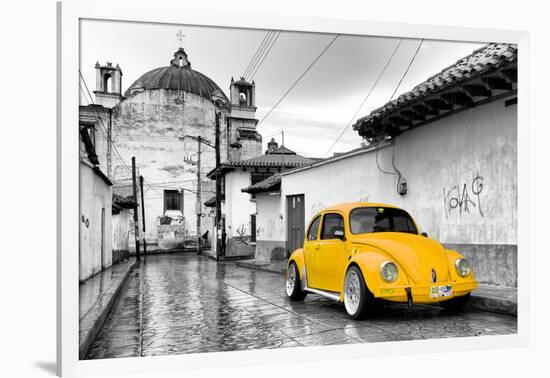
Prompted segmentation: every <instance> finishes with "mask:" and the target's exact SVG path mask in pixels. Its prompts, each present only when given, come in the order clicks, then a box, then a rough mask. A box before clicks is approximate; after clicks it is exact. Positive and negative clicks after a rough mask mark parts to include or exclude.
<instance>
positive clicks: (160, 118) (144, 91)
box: [94, 48, 262, 251]
mask: <svg viewBox="0 0 550 378" xmlns="http://www.w3.org/2000/svg"><path fill="white" fill-rule="evenodd" d="M95 68H96V77H97V79H96V91H94V93H95V96H96V104H99V105H102V106H104V107H106V108H111V109H112V140H113V142H114V144H115V146H116V149H117V151H118V152H119V153H120V155H121V157H122V159H123V160H124V162H126V163H127V164H128V163H129V162H130V161H131V158H132V156H135V158H136V166H137V168H138V171H139V172H138V174H139V175H142V176H143V177H144V179H145V181H144V188H143V192H144V202H145V224H146V233H145V239H146V241H147V249H148V251H152V250H155V249H157V250H167V249H179V248H182V247H183V242H184V240H185V239H189V238H190V237H192V236H195V235H196V221H197V218H196V217H197V212H198V211H199V210H200V214H201V215H200V216H201V233H204V232H205V231H206V230H211V229H212V225H213V223H214V217H213V216H212V215H211V214H210V213H209V212H208V211H206V210H205V209H204V206H203V204H202V202H204V201H206V200H207V199H208V198H210V197H212V196H213V195H214V193H215V182H213V181H211V180H210V179H208V178H207V177H206V173H207V172H209V171H211V170H212V169H213V168H214V167H215V150H214V148H212V147H210V146H208V145H207V144H205V143H202V144H200V151H201V156H200V158H201V162H200V170H201V177H202V179H201V203H200V204H198V205H197V196H196V191H197V186H198V185H197V168H198V152H199V142H198V141H197V140H196V139H197V138H198V137H200V138H202V139H203V140H205V141H206V142H207V143H209V144H211V145H214V141H215V128H216V126H215V114H216V111H218V112H220V113H221V117H220V153H221V156H220V158H221V161H224V160H228V159H244V158H248V157H253V156H256V155H259V154H261V143H262V139H261V136H260V135H259V134H258V133H257V132H256V124H257V122H258V121H257V120H256V119H255V111H256V107H255V84H254V83H248V82H246V81H245V80H244V79H241V80H238V81H234V80H233V79H231V84H230V97H229V98H228V97H227V96H226V95H225V94H224V92H223V90H221V88H220V87H219V86H218V85H217V84H216V83H215V82H214V81H213V80H211V79H210V78H208V77H207V76H206V75H204V74H202V73H200V72H198V71H196V70H193V69H192V68H191V63H190V62H189V59H188V56H187V53H186V52H185V50H184V49H183V48H180V49H179V50H177V51H176V52H175V53H174V56H173V59H172V60H171V61H170V64H169V65H167V66H165V67H159V68H156V69H153V70H151V71H149V72H146V73H145V74H143V75H142V76H141V77H139V78H138V79H137V80H136V81H135V82H134V83H133V84H132V85H131V86H129V87H128V89H127V90H126V92H125V93H124V94H122V93H121V88H122V70H121V68H120V67H119V66H118V65H116V66H112V65H111V64H110V63H108V64H107V65H99V64H96V67H95ZM213 95H214V96H215V95H218V96H221V97H222V98H223V100H224V101H223V102H224V103H225V106H223V107H216V105H215V104H214V102H213V100H212V98H213ZM112 170H113V172H112V175H113V178H114V187H115V191H116V187H117V185H119V186H128V184H129V179H130V177H129V174H128V170H127V169H126V168H125V167H124V166H123V165H122V164H120V162H118V163H117V161H116V160H113V166H112ZM140 226H141V225H140ZM140 229H141V227H140ZM140 232H141V231H140ZM142 237H143V235H140V239H141V238H142ZM130 238H131V239H133V235H131V236H130Z"/></svg>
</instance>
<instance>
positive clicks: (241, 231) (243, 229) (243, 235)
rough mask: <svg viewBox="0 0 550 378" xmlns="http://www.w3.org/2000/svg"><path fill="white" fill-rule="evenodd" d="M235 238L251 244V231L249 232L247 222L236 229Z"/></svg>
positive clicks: (245, 243) (242, 242) (240, 241)
mask: <svg viewBox="0 0 550 378" xmlns="http://www.w3.org/2000/svg"><path fill="white" fill-rule="evenodd" d="M235 234H237V236H235V240H236V241H237V242H239V243H241V244H244V245H249V244H250V233H249V232H248V226H247V225H245V224H241V225H240V226H239V227H237V229H236V230H235Z"/></svg>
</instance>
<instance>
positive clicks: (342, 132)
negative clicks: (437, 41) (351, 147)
mask: <svg viewBox="0 0 550 378" xmlns="http://www.w3.org/2000/svg"><path fill="white" fill-rule="evenodd" d="M401 42H403V38H401V39H399V43H398V44H397V46H395V49H393V52H392V54H391V56H390V57H389V59H388V61H387V62H386V64H385V65H384V68H383V69H382V71H381V72H380V74H379V75H378V77H377V78H376V81H375V82H374V84H373V85H372V87H371V89H370V90H369V92H368V93H367V95H366V96H365V98H364V99H363V102H361V105H359V107H358V108H357V110H356V111H355V113H354V114H353V117H351V119H350V121H349V122H348V124H347V125H346V127H344V128H343V129H342V131H341V132H340V135H338V138H336V140H335V141H334V143H332V145H331V146H330V148H329V149H328V150H327V152H325V155H328V154H329V152H330V151H331V150H332V149H333V148H334V146H335V145H336V143H338V141H339V140H340V138H342V136H343V135H344V133H345V132H346V130H347V129H348V127H350V126H351V124H352V123H353V121H354V120H355V117H357V114H359V112H360V111H361V109H362V108H363V105H365V103H366V102H367V100H368V99H369V97H370V95H371V93H372V92H373V91H374V88H376V85H377V84H378V82H379V81H380V79H381V78H382V76H383V75H384V72H386V69H387V68H388V66H389V65H390V63H391V61H392V59H393V57H394V56H395V53H396V52H397V49H399V46H401Z"/></svg>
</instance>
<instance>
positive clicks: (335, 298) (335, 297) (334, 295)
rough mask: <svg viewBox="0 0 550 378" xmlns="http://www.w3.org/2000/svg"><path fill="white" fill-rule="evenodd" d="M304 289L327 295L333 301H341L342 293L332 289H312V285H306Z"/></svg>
mask: <svg viewBox="0 0 550 378" xmlns="http://www.w3.org/2000/svg"><path fill="white" fill-rule="evenodd" d="M304 290H305V291H308V292H310V293H314V294H319V295H322V296H323V297H327V298H329V299H332V300H333V301H338V302H340V293H335V292H332V291H324V290H320V289H312V288H310V287H306V288H305V289H304Z"/></svg>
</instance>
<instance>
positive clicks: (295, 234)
mask: <svg viewBox="0 0 550 378" xmlns="http://www.w3.org/2000/svg"><path fill="white" fill-rule="evenodd" d="M304 217H305V207H304V195H303V194H297V195H293V196H286V219H287V256H290V254H291V253H292V252H294V250H296V249H298V248H302V247H303V245H304V227H305V219H304Z"/></svg>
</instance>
